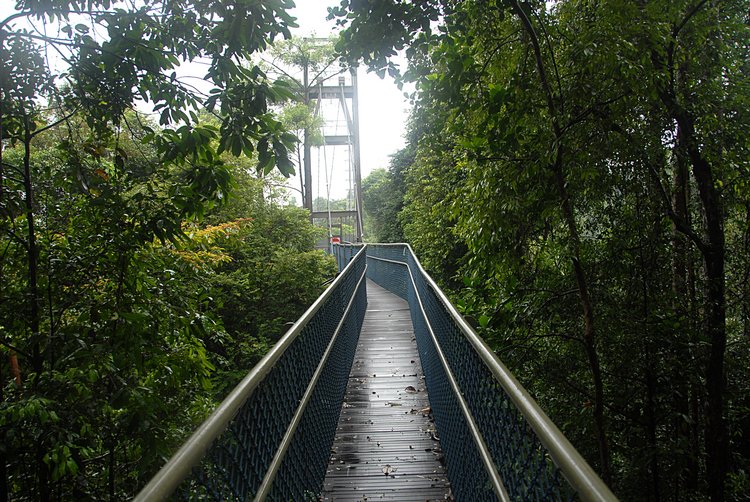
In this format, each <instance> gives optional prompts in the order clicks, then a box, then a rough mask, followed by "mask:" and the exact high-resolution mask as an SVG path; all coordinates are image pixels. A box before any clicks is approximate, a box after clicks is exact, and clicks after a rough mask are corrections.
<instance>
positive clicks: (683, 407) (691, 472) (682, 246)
mask: <svg viewBox="0 0 750 502" xmlns="http://www.w3.org/2000/svg"><path fill="white" fill-rule="evenodd" d="M676 136H677V143H678V144H676V145H675V148H674V150H673V153H674V158H675V162H674V164H673V169H674V174H673V177H672V211H673V212H674V214H675V216H676V217H677V218H679V219H680V220H682V221H684V222H685V223H686V224H687V225H688V226H691V225H690V214H689V211H688V202H687V201H688V176H689V170H688V159H686V158H685V152H684V151H682V149H681V148H680V147H679V142H680V139H679V138H681V136H682V133H681V131H680V127H679V126H678V127H677V134H676ZM689 249H690V244H689V241H688V238H687V237H686V236H685V234H683V233H682V232H680V230H679V229H678V228H677V226H676V225H675V224H674V223H673V225H672V293H673V294H674V304H673V309H674V312H675V314H676V315H677V316H678V318H679V320H680V322H681V324H682V325H687V330H684V331H682V332H681V333H679V334H678V335H677V336H680V335H683V334H684V333H687V337H688V339H687V340H682V339H678V340H675V349H674V354H673V357H674V360H673V361H672V366H673V368H674V371H673V372H672V378H673V381H674V389H675V391H674V393H673V399H674V407H675V411H676V412H677V413H676V414H675V417H674V421H675V433H676V436H677V437H676V443H677V446H678V448H679V451H681V452H682V453H680V454H679V455H678V461H677V466H676V475H677V478H676V479H675V481H674V488H675V497H676V499H678V500H679V499H680V498H681V497H682V496H683V495H682V494H681V490H682V489H683V487H684V488H687V489H688V491H689V492H692V493H693V496H694V494H695V491H696V490H697V489H698V479H699V472H698V459H699V456H700V452H699V451H695V447H696V446H697V445H696V444H694V442H693V431H692V429H694V426H693V425H691V424H690V423H689V422H688V421H687V420H685V418H684V417H689V416H691V414H692V413H691V411H692V406H691V401H692V399H693V396H694V395H695V393H696V389H695V388H694V387H695V385H694V381H695V376H693V375H691V374H686V371H685V370H686V369H687V368H696V363H695V354H694V351H693V349H692V347H693V346H694V343H695V340H694V337H693V326H692V323H688V320H689V319H690V315H691V312H692V305H693V302H692V301H691V298H692V296H691V294H690V291H691V290H690V284H691V279H692V278H691V273H690V272H689V268H691V267H692V266H691V265H690V264H689V258H688V253H689ZM688 324H689V325H688ZM683 347H685V348H684V349H683ZM682 361H690V362H691V364H690V365H689V366H687V367H686V366H683V365H681V364H679V363H680V362H682ZM696 420H699V419H698V418H696ZM688 496H689V495H688Z"/></svg>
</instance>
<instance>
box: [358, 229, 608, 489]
mask: <svg viewBox="0 0 750 502" xmlns="http://www.w3.org/2000/svg"><path fill="white" fill-rule="evenodd" d="M371 246H373V247H375V246H383V247H389V246H392V247H397V246H400V247H405V248H406V249H408V251H409V252H410V253H411V255H412V258H413V259H414V263H415V264H416V266H417V268H418V271H419V273H420V274H421V275H422V277H423V278H424V280H425V281H426V282H427V284H428V285H429V286H430V287H431V288H432V289H433V291H434V292H435V294H436V296H437V298H438V299H439V300H440V302H441V303H442V305H443V307H445V309H446V311H447V312H448V313H449V314H450V316H451V317H452V319H453V320H454V321H455V322H456V325H457V326H458V327H459V328H460V329H461V331H462V332H463V334H464V336H465V337H466V339H467V340H468V341H469V343H471V345H472V347H473V348H474V350H475V351H476V353H477V355H479V357H480V358H481V360H482V362H483V363H484V364H485V365H486V366H487V368H488V369H489V370H490V372H491V373H492V375H493V376H494V378H495V380H497V382H498V383H499V384H500V385H501V387H502V388H503V390H504V391H505V392H506V394H507V395H508V397H509V398H510V399H511V401H512V402H513V404H514V405H515V406H516V407H517V408H518V410H519V411H520V412H521V414H522V415H523V417H524V419H525V420H526V421H527V423H528V424H529V426H530V427H531V428H532V429H533V431H534V432H535V433H536V435H537V437H538V438H539V441H540V442H541V443H542V445H543V446H544V447H545V448H546V449H547V451H548V452H549V455H550V457H551V458H552V461H553V462H554V463H555V465H556V466H557V467H558V468H559V469H560V472H561V473H562V475H563V476H564V477H565V479H567V481H568V482H569V483H570V485H571V486H572V487H573V488H574V489H575V490H576V492H577V493H578V495H579V496H580V497H581V498H582V499H583V500H587V501H588V500H591V501H616V500H617V497H616V496H615V495H614V493H612V491H611V490H610V489H609V487H608V486H607V485H606V484H605V483H604V481H602V479H601V478H600V477H599V475H598V474H597V473H596V472H595V471H594V470H593V469H592V468H591V466H590V465H589V464H588V462H586V460H585V459H584V458H583V457H582V456H581V454H580V453H578V451H577V450H576V449H575V447H574V446H573V445H572V444H571V443H570V441H568V439H567V438H566V437H565V435H564V434H563V433H562V432H561V431H560V429H559V428H558V427H557V426H556V425H555V424H554V423H553V422H552V420H550V418H549V417H548V416H547V414H546V413H544V411H542V409H541V408H540V407H539V405H538V404H537V402H536V401H535V400H534V398H532V397H531V395H529V393H528V392H527V391H526V389H524V387H523V386H522V385H521V384H520V383H519V382H518V380H517V379H516V377H515V376H513V374H512V373H511V372H510V370H508V368H507V367H506V366H505V365H504V364H503V363H502V362H501V361H500V359H499V358H498V357H497V355H496V354H495V353H494V352H493V351H492V349H491V348H490V347H489V346H488V345H487V343H485V341H484V340H482V338H480V337H479V335H477V333H476V331H474V328H472V327H471V325H469V323H467V322H466V320H465V319H464V318H463V317H462V316H461V314H460V313H459V312H458V311H457V310H456V308H455V307H454V306H453V304H452V303H451V302H450V300H449V299H448V297H447V296H446V295H445V293H444V292H443V291H442V290H441V289H440V287H439V286H438V285H437V284H436V283H435V281H434V280H433V279H432V277H430V275H429V274H428V273H427V272H426V271H425V269H424V267H422V264H421V263H420V262H419V260H418V259H417V256H416V254H415V253H414V250H413V249H412V248H411V246H410V245H409V244H407V243H393V244H391V243H387V244H385V243H384V244H372V245H371ZM368 257H369V256H368ZM370 258H373V257H370ZM389 261H393V260H389ZM402 263H404V264H405V265H406V266H407V267H409V264H408V263H406V262H402ZM409 271H410V272H411V267H409ZM415 289H416V285H415Z"/></svg>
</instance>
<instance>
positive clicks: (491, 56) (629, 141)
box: [331, 0, 750, 500]
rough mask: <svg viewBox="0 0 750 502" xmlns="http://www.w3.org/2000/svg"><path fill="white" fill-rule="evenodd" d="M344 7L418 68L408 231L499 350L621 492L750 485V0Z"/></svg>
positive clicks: (718, 492)
mask: <svg viewBox="0 0 750 502" xmlns="http://www.w3.org/2000/svg"><path fill="white" fill-rule="evenodd" d="M743 5H744V6H743ZM331 14H332V17H338V20H339V22H340V23H341V24H342V25H344V26H346V31H345V32H344V34H343V36H342V38H341V42H340V43H339V44H338V46H337V49H338V50H339V51H341V52H342V55H343V57H345V58H347V59H348V60H349V61H351V62H357V61H364V63H365V64H367V65H368V66H369V67H370V68H371V69H372V70H375V71H379V72H381V73H383V72H385V71H388V72H389V73H391V74H392V75H395V76H397V78H398V79H399V80H400V81H413V82H415V84H416V89H417V91H416V92H415V94H414V95H413V101H414V105H415V108H414V112H413V117H412V123H411V137H410V143H411V144H410V146H411V148H413V149H414V152H415V155H414V160H413V162H411V163H410V165H409V167H408V168H407V169H406V175H405V179H406V196H405V206H404V209H403V210H402V211H401V213H400V220H401V222H402V224H403V228H404V235H405V236H406V238H407V239H408V240H409V241H410V242H411V243H412V244H413V245H414V247H415V249H416V250H417V252H418V254H419V255H420V257H421V258H423V261H424V262H425V265H426V266H427V267H428V269H430V270H431V271H432V272H433V273H434V274H435V275H436V276H437V277H438V279H439V280H440V281H441V282H442V283H443V284H444V285H446V286H448V288H449V289H450V290H451V291H452V294H453V298H454V299H455V300H456V302H457V303H458V304H459V306H460V307H461V308H462V310H463V312H464V314H465V315H466V316H467V317H468V318H469V319H470V320H471V321H473V322H474V324H475V325H476V326H477V328H478V329H479V331H480V332H481V333H482V334H483V335H484V336H485V337H486V339H487V340H488V341H489V342H490V343H491V344H492V345H493V347H494V348H495V349H496V351H497V352H498V354H499V355H500V356H501V358H502V359H503V360H504V361H506V363H508V364H509V365H510V366H511V368H512V369H513V371H514V372H516V373H517V374H518V375H519V376H520V377H521V379H522V381H523V382H524V383H525V385H527V386H528V387H529V388H530V389H531V390H532V391H533V393H534V394H535V395H536V396H537V398H538V399H539V400H540V402H541V403H542V405H543V406H544V408H545V409H546V410H548V412H549V413H550V415H551V416H552V417H553V419H554V420H555V421H556V422H557V423H558V424H559V425H560V426H561V427H562V428H563V429H564V431H565V432H566V434H567V435H568V436H569V437H570V438H571V440H572V441H573V443H574V444H575V445H576V446H577V447H578V448H579V449H580V450H581V451H582V453H583V454H584V455H585V456H586V457H587V458H588V459H589V461H590V462H591V463H592V464H593V465H594V466H595V467H596V468H597V470H598V471H599V472H600V473H601V475H602V476H603V477H604V478H605V479H607V480H608V481H609V482H610V483H611V484H612V486H613V488H614V489H615V491H616V493H618V494H620V495H621V497H622V498H623V499H649V500H662V499H668V500H697V499H704V498H709V497H710V498H711V499H713V500H725V499H730V500H731V499H741V498H742V497H743V495H744V492H743V490H744V489H745V488H744V487H745V486H746V483H747V475H746V473H747V469H748V462H749V461H750V460H749V459H750V455H749V454H748V452H749V450H748V448H747V437H750V430H748V422H747V406H746V402H745V401H746V400H745V399H744V397H742V396H745V395H747V385H746V384H745V383H741V382H747V381H748V367H747V364H746V363H743V362H742V361H743V360H744V359H742V358H743V357H744V354H745V353H746V352H747V350H748V338H747V326H748V325H750V317H748V311H747V309H746V308H745V307H744V306H743V302H744V304H746V303H747V287H746V285H747V280H746V277H747V274H748V268H747V250H748V248H747V240H746V239H747V235H748V232H747V229H748V228H750V227H748V212H747V207H748V205H747V201H748V193H749V192H748V191H747V187H746V186H745V185H746V183H745V181H744V180H745V179H747V178H748V177H747V175H748V172H749V171H748V169H749V167H748V158H750V155H748V147H749V146H750V145H749V144H748V143H747V138H748V137H749V136H748V132H750V131H748V129H750V121H748V117H750V114H748V111H750V110H748V83H750V80H748V73H747V71H746V70H747V61H748V52H747V51H748V47H750V45H748V38H747V35H748V31H747V17H746V16H747V12H746V5H745V4H743V2H733V1H730V2H700V1H698V2H690V1H684V2H682V1H681V2H647V3H632V2H620V1H617V0H613V1H606V2H585V1H584V2H579V1H564V2H553V3H550V2H547V3H545V2H515V1H502V2H501V1H497V2H495V1H490V2H484V1H476V2H475V1H471V2H451V1H441V0H430V1H425V2H418V3H407V2H394V3H383V2H367V1H366V2H349V1H347V0H344V1H342V2H341V6H340V7H337V8H335V9H333V10H332V13H331ZM402 49H403V50H405V53H406V55H407V57H408V59H409V67H408V68H407V69H406V70H405V71H404V72H402V73H399V72H398V71H397V69H396V66H395V63H394V60H393V58H394V56H395V55H396V52H397V51H399V50H402ZM730 292H731V293H730ZM735 298H737V300H735ZM725 487H726V488H725Z"/></svg>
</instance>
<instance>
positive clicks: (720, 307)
mask: <svg viewBox="0 0 750 502" xmlns="http://www.w3.org/2000/svg"><path fill="white" fill-rule="evenodd" d="M660 97H661V99H662V102H663V104H664V105H665V107H666V109H667V111H668V112H669V114H670V115H671V116H672V118H673V119H674V120H675V121H676V122H677V124H678V126H679V127H680V133H681V137H680V145H679V146H680V147H681V148H682V149H683V151H685V152H686V154H687V158H688V159H689V161H690V165H691V167H692V172H693V177H694V178H695V180H696V183H697V185H698V195H699V197H700V201H701V205H702V208H703V212H704V214H705V222H704V230H705V234H706V238H707V239H708V241H707V242H706V243H705V244H704V245H702V246H701V254H702V256H703V263H704V267H705V270H706V282H707V285H706V300H705V304H704V309H705V313H706V323H705V337H706V339H707V341H708V343H709V347H710V351H709V352H710V353H709V357H708V361H707V365H706V390H707V396H708V402H707V405H708V408H707V410H706V437H705V441H706V468H707V471H708V472H707V474H708V484H709V495H710V497H711V500H712V501H714V502H717V501H722V500H724V484H725V478H726V475H727V472H728V468H729V453H728V447H729V437H728V431H727V426H726V423H725V420H724V393H725V390H726V375H725V368H724V355H725V352H726V345H727V336H726V298H725V282H724V281H725V278H724V261H725V252H726V250H725V242H724V210H723V207H722V201H721V196H720V194H719V193H718V192H717V190H716V187H715V181H716V178H715V176H714V173H713V171H712V168H711V165H710V164H709V163H708V161H707V160H706V159H705V158H704V157H703V154H702V152H701V150H700V146H699V141H698V138H697V137H696V133H695V127H694V124H695V122H694V119H693V117H692V116H690V114H689V113H688V111H687V110H685V109H684V108H683V107H682V106H681V105H680V104H679V103H678V102H677V100H676V98H675V96H674V95H673V94H670V93H669V92H666V91H662V92H660Z"/></svg>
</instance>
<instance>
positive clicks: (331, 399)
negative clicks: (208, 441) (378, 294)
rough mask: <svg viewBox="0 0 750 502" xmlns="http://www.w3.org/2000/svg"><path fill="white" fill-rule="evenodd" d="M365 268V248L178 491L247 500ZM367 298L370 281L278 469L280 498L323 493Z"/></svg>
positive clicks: (186, 494) (199, 496) (182, 494)
mask: <svg viewBox="0 0 750 502" xmlns="http://www.w3.org/2000/svg"><path fill="white" fill-rule="evenodd" d="M364 269H365V259H364V256H363V257H362V259H357V260H356V263H355V264H354V266H353V267H351V268H350V269H348V270H347V271H346V272H345V277H343V278H342V280H341V282H339V284H338V285H337V287H336V289H335V290H334V291H333V292H332V294H331V295H330V296H329V297H328V299H327V300H326V302H325V303H324V304H323V305H322V306H321V307H320V309H319V310H318V311H317V312H316V314H315V315H314V317H313V318H312V319H311V320H310V321H309V322H308V324H307V325H306V326H305V327H304V328H303V329H302V331H301V333H300V334H299V335H298V336H297V338H296V339H295V340H294V341H293V342H292V343H291V345H289V347H287V349H286V350H285V351H284V353H283V354H282V355H281V357H280V358H279V359H278V361H277V362H276V364H274V366H273V368H272V369H271V371H270V372H269V373H268V374H267V375H266V377H265V378H264V379H263V381H262V382H261V383H260V384H259V385H258V386H257V387H256V389H255V390H254V392H253V393H252V394H251V395H250V397H248V399H247V401H246V402H245V403H244V405H243V406H242V407H241V408H240V410H239V412H238V413H237V416H236V417H235V418H234V419H233V420H232V421H231V422H230V424H229V427H228V428H227V430H226V431H225V432H224V434H222V435H221V436H220V437H219V438H218V439H217V440H216V441H215V442H214V444H213V446H212V447H211V448H210V449H209V450H208V452H207V453H206V455H205V457H204V459H203V461H202V462H201V464H200V465H199V466H197V467H196V468H194V469H193V472H192V476H191V477H190V478H188V479H187V480H185V481H184V482H183V483H182V484H181V485H180V488H179V489H178V491H177V493H176V496H177V497H178V498H180V499H183V500H247V499H250V498H252V497H253V496H254V494H255V493H256V492H257V491H258V488H259V487H260V484H261V482H262V481H263V477H264V476H265V475H266V472H267V471H268V468H269V465H270V464H271V461H272V459H273V457H274V455H275V453H276V451H277V450H278V447H279V444H280V443H281V440H282V438H283V436H284V433H285V431H286V429H287V427H288V425H289V424H290V422H291V421H292V418H293V416H294V414H295V411H296V410H297V407H298V405H299V403H300V400H301V399H302V396H303V394H304V393H305V390H306V389H307V386H308V385H309V383H310V381H311V378H312V376H313V373H314V372H315V370H316V368H317V366H318V364H319V362H320V361H321V359H322V356H323V354H324V352H325V350H326V347H327V346H328V344H329V343H330V341H331V338H332V336H333V333H334V331H335V329H336V326H337V325H338V323H339V321H340V320H341V318H342V316H343V314H344V311H345V310H346V307H347V305H348V303H349V300H350V299H351V297H352V295H353V294H354V291H355V288H356V286H357V283H358V281H359V278H360V277H361V275H362V274H363V273H364ZM366 305H367V299H366V290H365V287H364V284H363V285H362V287H361V288H360V290H359V293H358V295H357V298H356V300H355V304H354V305H353V306H352V309H351V310H350V311H349V315H348V316H347V319H346V320H345V321H344V325H343V327H342V330H341V333H340V334H339V338H337V340H336V342H335V344H334V348H333V351H332V354H331V357H329V359H328V363H327V365H326V366H325V368H324V370H323V372H322V375H321V378H320V379H319V380H318V383H317V385H316V388H315V390H314V391H313V396H312V399H311V400H310V403H309V404H308V407H307V408H306V410H305V413H304V415H303V417H302V421H301V423H300V425H299V427H298V429H297V432H296V434H295V436H294V440H293V442H292V444H291V446H290V448H289V450H288V451H287V455H286V456H285V460H284V462H283V463H282V467H281V470H280V472H279V474H278V475H277V477H276V479H277V480H281V481H278V482H276V483H274V487H273V489H274V494H275V495H274V499H278V500H302V499H303V497H304V496H305V495H304V494H306V493H309V494H313V493H316V492H317V491H319V489H320V487H321V486H322V483H323V478H324V476H325V468H326V465H327V460H328V455H329V450H330V446H331V444H332V442H333V435H334V432H335V428H336V423H337V421H338V415H339V410H340V407H341V403H342V402H343V397H344V390H345V387H346V378H347V376H348V373H349V369H350V368H351V364H352V360H353V358H354V348H355V347H356V344H357V337H358V336H359V329H360V327H361V325H362V320H363V318H364V311H365V309H366Z"/></svg>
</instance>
